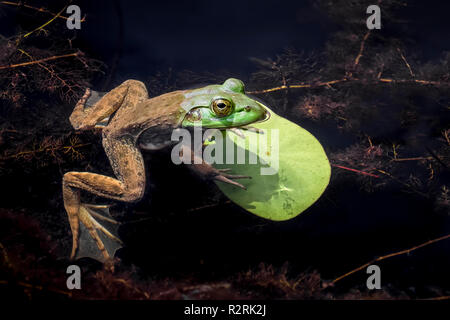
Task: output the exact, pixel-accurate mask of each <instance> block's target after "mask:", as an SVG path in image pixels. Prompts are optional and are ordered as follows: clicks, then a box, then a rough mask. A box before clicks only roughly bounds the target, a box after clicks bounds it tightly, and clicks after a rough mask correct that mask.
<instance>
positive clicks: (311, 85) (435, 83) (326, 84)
mask: <svg viewBox="0 0 450 320" xmlns="http://www.w3.org/2000/svg"><path fill="white" fill-rule="evenodd" d="M343 82H355V83H357V82H361V83H368V82H367V81H366V80H364V79H355V78H351V79H347V78H342V79H338V80H330V81H326V82H319V83H309V84H304V83H301V84H297V85H295V84H294V85H289V86H279V87H274V88H269V89H264V90H255V91H249V92H247V93H249V94H259V93H269V92H274V91H280V90H287V89H292V88H318V87H329V86H331V85H332V84H336V83H343ZM377 82H381V83H390V84H407V83H417V84H421V85H432V86H450V82H441V81H429V80H420V79H391V78H379V79H376V80H374V81H372V83H375V84H376V83H377Z"/></svg>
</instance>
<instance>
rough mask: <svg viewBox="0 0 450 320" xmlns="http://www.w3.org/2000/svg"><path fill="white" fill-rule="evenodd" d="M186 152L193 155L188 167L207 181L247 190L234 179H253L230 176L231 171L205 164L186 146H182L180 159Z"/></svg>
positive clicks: (242, 176)
mask: <svg viewBox="0 0 450 320" xmlns="http://www.w3.org/2000/svg"><path fill="white" fill-rule="evenodd" d="M185 152H188V154H190V155H191V164H188V165H187V166H188V167H189V169H191V170H192V171H194V172H195V173H196V174H198V175H199V176H200V177H201V178H203V179H206V180H217V181H222V182H224V183H228V184H231V185H234V186H236V187H239V188H241V189H244V190H247V188H246V187H245V186H244V185H242V184H241V183H239V182H237V181H234V179H251V178H252V177H250V176H244V175H236V174H230V173H229V171H230V170H231V169H216V168H214V167H213V166H211V165H210V164H209V163H207V162H205V161H204V160H203V159H199V157H198V156H197V154H196V153H195V152H194V150H193V149H191V148H190V147H188V146H186V145H182V146H181V154H180V157H183V153H185Z"/></svg>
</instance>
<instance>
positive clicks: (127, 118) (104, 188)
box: [63, 80, 184, 260]
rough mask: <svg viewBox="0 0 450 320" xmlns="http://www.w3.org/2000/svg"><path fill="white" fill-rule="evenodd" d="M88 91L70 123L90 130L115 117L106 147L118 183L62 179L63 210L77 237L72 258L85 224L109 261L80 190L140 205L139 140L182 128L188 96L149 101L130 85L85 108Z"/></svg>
mask: <svg viewBox="0 0 450 320" xmlns="http://www.w3.org/2000/svg"><path fill="white" fill-rule="evenodd" d="M88 96H89V91H87V93H86V94H85V96H84V97H83V98H82V99H81V100H80V101H79V103H78V104H77V105H76V107H75V108H74V111H73V113H72V115H71V116H70V122H71V123H72V125H73V127H74V128H75V129H78V130H88V129H92V128H93V127H94V126H95V125H96V124H97V123H98V122H100V121H101V120H102V119H104V118H106V117H108V116H111V115H112V114H113V113H114V112H115V114H114V116H113V118H112V120H111V121H110V123H109V124H108V125H107V126H106V127H105V128H104V129H103V132H102V136H103V147H104V149H105V152H106V154H107V156H108V158H109V160H110V163H111V166H112V168H113V170H114V174H115V176H116V179H115V178H112V177H108V176H104V175H99V174H94V173H89V172H68V173H66V174H65V175H64V178H63V197H64V207H65V209H66V211H67V214H68V216H69V222H70V226H71V229H72V234H73V247H72V253H71V258H74V257H75V254H76V251H77V247H78V234H79V223H80V222H81V223H83V224H84V225H85V226H86V227H87V229H88V231H89V233H90V234H91V236H92V238H93V239H94V241H95V242H96V243H97V246H98V247H99V249H100V251H101V253H102V256H103V258H104V259H103V260H108V259H109V258H110V253H108V251H107V250H106V249H105V247H104V245H103V243H102V241H101V240H100V238H99V236H98V233H97V230H101V231H104V230H102V229H101V226H99V225H98V224H97V223H96V221H95V220H94V219H93V218H92V216H91V215H89V214H86V212H87V211H86V210H82V208H81V207H83V204H81V202H80V191H79V190H80V189H82V190H86V191H88V192H91V193H93V194H96V195H98V196H102V197H105V198H109V199H115V200H120V201H127V202H130V201H137V200H139V199H141V198H142V196H143V193H144V189H145V168H144V161H143V157H142V154H141V152H140V150H139V149H138V147H137V139H138V137H139V135H140V134H141V133H142V132H144V131H146V130H148V131H151V132H155V134H156V136H166V135H165V134H163V133H169V132H171V131H172V129H173V128H175V127H176V126H177V125H178V124H179V121H178V118H179V117H180V104H181V102H182V101H183V100H184V91H174V92H170V93H167V94H164V95H161V96H158V97H155V98H152V99H149V98H148V94H147V90H146V88H145V85H144V84H143V83H142V82H140V81H136V80H128V81H125V82H124V83H122V84H121V85H120V86H119V87H117V88H115V89H113V90H112V91H110V92H108V93H107V94H106V95H105V96H103V97H102V99H100V100H99V101H98V102H97V103H96V104H95V105H94V106H92V107H90V108H86V109H85V108H84V104H85V102H86V100H87V98H88Z"/></svg>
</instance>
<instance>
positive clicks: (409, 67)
mask: <svg viewBox="0 0 450 320" xmlns="http://www.w3.org/2000/svg"><path fill="white" fill-rule="evenodd" d="M397 51H398V53H399V54H400V57H402V60H403V62H404V63H405V64H406V67H408V70H409V74H410V75H411V77H413V78H414V77H415V75H414V72H413V71H412V69H411V66H410V65H409V63H408V61H406V58H405V56H404V55H403V53H402V52H401V50H400V48H397Z"/></svg>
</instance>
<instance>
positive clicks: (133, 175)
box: [63, 134, 145, 262]
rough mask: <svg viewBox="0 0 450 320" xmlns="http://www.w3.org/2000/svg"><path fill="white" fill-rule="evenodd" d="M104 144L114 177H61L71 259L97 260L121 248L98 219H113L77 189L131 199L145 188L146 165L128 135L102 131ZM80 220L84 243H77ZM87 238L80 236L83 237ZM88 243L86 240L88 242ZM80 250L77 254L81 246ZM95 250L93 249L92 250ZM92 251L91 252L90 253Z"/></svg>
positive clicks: (81, 174)
mask: <svg viewBox="0 0 450 320" xmlns="http://www.w3.org/2000/svg"><path fill="white" fill-rule="evenodd" d="M103 146H104V149H105V151H106V154H107V155H108V158H109V160H110V162H111V166H112V168H113V171H114V174H115V176H116V178H112V177H108V176H104V175H100V174H95V173H90V172H68V173H66V174H65V175H64V178H63V197H64V207H65V209H66V211H67V214H68V216H69V222H70V227H71V230H72V236H73V246H72V253H71V258H72V259H73V258H80V257H83V256H89V257H92V258H94V259H96V260H99V261H103V262H104V261H107V260H110V259H111V258H112V257H113V255H114V252H115V250H117V249H118V248H120V244H121V242H120V240H119V239H118V238H117V237H115V236H114V235H113V234H111V232H109V231H108V230H107V229H106V228H105V227H104V226H102V224H101V222H102V220H104V221H109V222H112V223H114V220H112V219H110V218H109V217H105V216H104V214H102V213H101V210H100V212H96V209H103V208H102V207H101V206H92V205H86V204H83V203H81V201H80V190H86V191H89V192H91V193H93V194H95V195H97V196H101V197H105V198H109V199H114V200H120V201H125V202H133V201H137V200H139V199H141V198H142V196H143V194H144V188H145V168H144V160H143V158H142V154H141V152H140V151H139V149H137V148H136V147H135V145H134V141H132V139H131V138H128V137H119V138H116V137H108V136H106V135H105V134H104V137H103ZM80 223H81V224H82V226H84V227H85V228H86V229H87V232H88V233H89V235H90V238H89V237H88V239H87V240H85V241H87V243H80ZM84 239H86V237H83V240H84ZM88 240H90V241H91V243H89V241H88ZM82 246H84V248H88V249H87V250H84V249H83V251H84V252H83V253H81V254H80V252H79V251H80V250H79V249H82V248H81V247H82ZM93 249H94V250H93ZM93 251H94V252H93Z"/></svg>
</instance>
